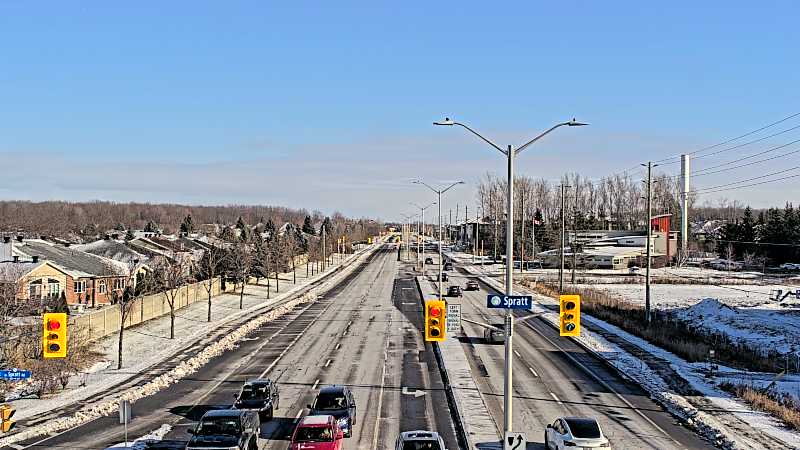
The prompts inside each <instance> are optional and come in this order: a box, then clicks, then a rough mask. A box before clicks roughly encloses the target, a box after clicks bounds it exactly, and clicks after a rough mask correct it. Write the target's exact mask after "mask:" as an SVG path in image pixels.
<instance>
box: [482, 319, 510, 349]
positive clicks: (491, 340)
mask: <svg viewBox="0 0 800 450" xmlns="http://www.w3.org/2000/svg"><path fill="white" fill-rule="evenodd" d="M492 327H494V328H484V329H483V340H484V341H486V343H487V344H498V343H503V342H505V341H506V332H505V329H506V324H504V323H493V324H492Z"/></svg>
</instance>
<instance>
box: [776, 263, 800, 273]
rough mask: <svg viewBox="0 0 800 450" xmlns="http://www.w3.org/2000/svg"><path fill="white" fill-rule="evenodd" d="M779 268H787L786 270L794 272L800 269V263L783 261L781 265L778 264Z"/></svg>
mask: <svg viewBox="0 0 800 450" xmlns="http://www.w3.org/2000/svg"><path fill="white" fill-rule="evenodd" d="M778 268H779V269H781V270H786V271H790V272H793V271H795V270H800V264H795V263H783V264H781V265H780V266H778Z"/></svg>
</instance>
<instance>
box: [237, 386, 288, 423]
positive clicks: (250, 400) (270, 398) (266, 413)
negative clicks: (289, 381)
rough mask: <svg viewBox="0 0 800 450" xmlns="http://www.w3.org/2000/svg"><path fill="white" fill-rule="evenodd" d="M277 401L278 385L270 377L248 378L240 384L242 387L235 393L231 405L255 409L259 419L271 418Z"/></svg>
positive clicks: (238, 407)
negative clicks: (234, 399)
mask: <svg viewBox="0 0 800 450" xmlns="http://www.w3.org/2000/svg"><path fill="white" fill-rule="evenodd" d="M279 402H280V393H279V392H278V385H277V384H275V383H274V382H272V380H270V379H267V378H260V379H256V380H250V381H248V382H246V383H245V384H244V386H242V389H241V390H240V391H239V393H238V394H236V401H235V402H234V403H233V407H234V408H236V409H248V410H255V411H256V412H258V416H259V418H260V419H261V420H272V418H273V417H274V416H275V408H277V407H278V404H279Z"/></svg>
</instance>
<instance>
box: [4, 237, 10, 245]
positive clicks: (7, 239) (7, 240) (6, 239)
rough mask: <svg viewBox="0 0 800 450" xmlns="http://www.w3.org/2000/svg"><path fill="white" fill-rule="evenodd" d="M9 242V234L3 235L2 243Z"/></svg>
mask: <svg viewBox="0 0 800 450" xmlns="http://www.w3.org/2000/svg"><path fill="white" fill-rule="evenodd" d="M10 242H11V236H3V243H4V244H8V243H10Z"/></svg>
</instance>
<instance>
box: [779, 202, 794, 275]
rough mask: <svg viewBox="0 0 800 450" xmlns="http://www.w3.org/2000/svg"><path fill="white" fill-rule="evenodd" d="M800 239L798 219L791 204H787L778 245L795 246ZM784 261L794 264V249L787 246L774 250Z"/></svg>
mask: <svg viewBox="0 0 800 450" xmlns="http://www.w3.org/2000/svg"><path fill="white" fill-rule="evenodd" d="M798 237H800V218H798V216H797V211H795V210H794V207H793V206H792V204H791V203H787V204H786V207H785V208H784V210H783V236H781V240H780V241H777V242H780V243H787V244H796V243H797V240H798ZM775 249H776V250H777V252H778V254H779V255H780V256H779V258H781V259H782V260H784V261H790V262H794V258H795V253H796V252H795V248H794V247H789V246H779V247H776V248H775Z"/></svg>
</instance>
